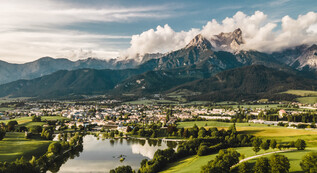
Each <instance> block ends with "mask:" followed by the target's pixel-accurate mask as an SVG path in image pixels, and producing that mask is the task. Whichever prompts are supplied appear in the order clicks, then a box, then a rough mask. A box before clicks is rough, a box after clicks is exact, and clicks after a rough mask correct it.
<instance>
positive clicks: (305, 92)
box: [282, 90, 317, 97]
mask: <svg viewBox="0 0 317 173" xmlns="http://www.w3.org/2000/svg"><path fill="white" fill-rule="evenodd" d="M282 93H283V94H293V95H297V96H302V97H305V96H317V91H310V90H288V91H285V92H282Z"/></svg>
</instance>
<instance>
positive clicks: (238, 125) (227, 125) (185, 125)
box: [177, 121, 267, 128]
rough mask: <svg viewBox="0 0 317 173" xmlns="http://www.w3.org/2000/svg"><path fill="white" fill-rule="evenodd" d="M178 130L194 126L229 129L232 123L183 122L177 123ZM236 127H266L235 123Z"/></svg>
mask: <svg viewBox="0 0 317 173" xmlns="http://www.w3.org/2000/svg"><path fill="white" fill-rule="evenodd" d="M177 124H178V126H177V127H178V128H182V127H184V128H189V127H193V126H194V124H196V125H197V126H198V127H230V126H231V125H233V123H227V122H220V121H185V122H178V123H177ZM206 125H207V126H206ZM236 127H267V125H264V124H253V123H236Z"/></svg>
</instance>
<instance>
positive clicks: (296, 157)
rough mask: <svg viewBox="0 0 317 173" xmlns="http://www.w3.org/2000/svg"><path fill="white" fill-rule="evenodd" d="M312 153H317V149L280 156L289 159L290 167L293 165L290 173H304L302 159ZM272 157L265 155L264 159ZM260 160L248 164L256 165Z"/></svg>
mask: <svg viewBox="0 0 317 173" xmlns="http://www.w3.org/2000/svg"><path fill="white" fill-rule="evenodd" d="M312 151H313V152H317V147H313V148H312V147H310V148H306V150H304V151H292V152H286V153H279V154H281V155H284V156H286V157H287V158H288V159H289V161H290V165H291V168H290V172H293V173H298V172H302V168H301V167H300V162H301V161H302V158H303V157H304V156H305V155H306V154H307V153H309V152H312ZM271 156H272V154H269V155H265V156H263V157H267V158H269V157H271ZM259 158H260V157H258V158H254V159H252V160H249V161H248V162H249V163H251V164H255V162H256V160H257V159H259Z"/></svg>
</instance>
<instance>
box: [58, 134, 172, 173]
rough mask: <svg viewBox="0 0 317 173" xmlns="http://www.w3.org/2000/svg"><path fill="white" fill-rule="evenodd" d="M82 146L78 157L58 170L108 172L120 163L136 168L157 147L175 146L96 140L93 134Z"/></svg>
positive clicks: (85, 138) (148, 157) (71, 172)
mask: <svg viewBox="0 0 317 173" xmlns="http://www.w3.org/2000/svg"><path fill="white" fill-rule="evenodd" d="M83 146H84V150H83V152H81V153H80V155H79V157H75V158H74V159H69V160H68V161H67V162H66V163H65V164H63V165H62V166H61V167H60V169H59V172H61V173H64V172H69V173H73V172H109V171H110V169H114V168H116V167H118V166H122V165H130V166H131V167H132V168H133V169H135V170H136V169H138V168H139V167H140V163H141V161H142V160H143V159H152V158H153V155H154V153H155V151H156V150H157V149H166V148H168V146H174V147H175V143H172V142H168V143H167V142H161V141H147V140H135V139H134V140H132V139H130V140H126V139H117V140H111V139H104V140H102V139H99V140H98V139H97V138H96V137H95V136H93V135H86V136H85V137H84V143H83ZM120 155H123V157H125V160H124V161H123V162H120Z"/></svg>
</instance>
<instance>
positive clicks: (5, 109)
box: [0, 107, 13, 112]
mask: <svg viewBox="0 0 317 173" xmlns="http://www.w3.org/2000/svg"><path fill="white" fill-rule="evenodd" d="M12 109H13V108H8V107H2V108H0V112H3V111H9V110H12Z"/></svg>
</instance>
